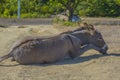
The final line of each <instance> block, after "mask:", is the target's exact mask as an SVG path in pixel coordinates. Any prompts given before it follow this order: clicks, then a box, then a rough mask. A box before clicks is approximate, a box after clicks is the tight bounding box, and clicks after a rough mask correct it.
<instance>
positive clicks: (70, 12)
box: [69, 8, 74, 21]
mask: <svg viewBox="0 0 120 80" xmlns="http://www.w3.org/2000/svg"><path fill="white" fill-rule="evenodd" d="M73 13H74V9H73V8H69V21H72V17H73Z"/></svg>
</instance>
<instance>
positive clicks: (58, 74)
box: [0, 25, 120, 80]
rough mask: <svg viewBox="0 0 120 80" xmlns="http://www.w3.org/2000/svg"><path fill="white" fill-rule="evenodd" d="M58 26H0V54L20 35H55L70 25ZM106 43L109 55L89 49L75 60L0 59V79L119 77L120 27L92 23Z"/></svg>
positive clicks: (110, 79) (104, 79) (91, 79)
mask: <svg viewBox="0 0 120 80" xmlns="http://www.w3.org/2000/svg"><path fill="white" fill-rule="evenodd" d="M57 26H58V25H38V26H37V25H36V26H33V25H32V26H11V27H8V28H0V56H3V55H5V54H7V53H8V51H9V49H10V47H11V46H12V44H13V43H14V42H15V41H16V40H17V39H20V38H22V37H24V36H30V35H39V36H45V35H55V34H59V33H61V32H63V31H67V30H72V29H75V28H74V27H57ZM95 28H96V29H98V30H99V31H100V32H101V33H102V34H103V37H104V39H105V41H106V43H107V44H108V46H109V50H108V53H109V55H106V56H104V55H101V54H100V53H99V52H97V51H94V50H89V51H87V52H85V54H83V55H82V56H80V58H78V59H76V60H72V59H69V58H67V59H64V60H62V61H60V62H56V63H53V64H38V65H19V64H18V63H16V62H11V61H10V59H8V60H5V61H3V62H0V80H120V26H119V25H118V26H113V25H112V26H107V25H104V26H103V25H97V26H95Z"/></svg>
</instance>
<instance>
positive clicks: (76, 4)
mask: <svg viewBox="0 0 120 80" xmlns="http://www.w3.org/2000/svg"><path fill="white" fill-rule="evenodd" d="M17 2H18V0H0V18H17V9H18V3H17ZM119 9H120V0H21V18H45V17H52V15H57V14H60V13H63V12H67V11H68V14H67V13H66V14H67V15H68V16H69V19H71V16H72V15H74V14H77V15H79V16H80V17H81V16H83V17H120V10H119ZM71 13H72V14H71Z"/></svg>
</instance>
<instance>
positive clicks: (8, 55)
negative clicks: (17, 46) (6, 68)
mask: <svg viewBox="0 0 120 80" xmlns="http://www.w3.org/2000/svg"><path fill="white" fill-rule="evenodd" d="M10 57H12V54H11V53H9V54H7V55H5V56H3V57H0V62H2V61H3V60H5V59H8V58H10Z"/></svg>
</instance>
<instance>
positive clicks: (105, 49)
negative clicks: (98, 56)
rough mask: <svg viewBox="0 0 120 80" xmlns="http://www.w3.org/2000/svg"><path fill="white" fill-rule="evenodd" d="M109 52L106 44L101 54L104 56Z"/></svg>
mask: <svg viewBox="0 0 120 80" xmlns="http://www.w3.org/2000/svg"><path fill="white" fill-rule="evenodd" d="M107 50H108V46H107V44H105V45H104V46H103V47H102V49H101V50H100V53H102V54H107Z"/></svg>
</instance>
